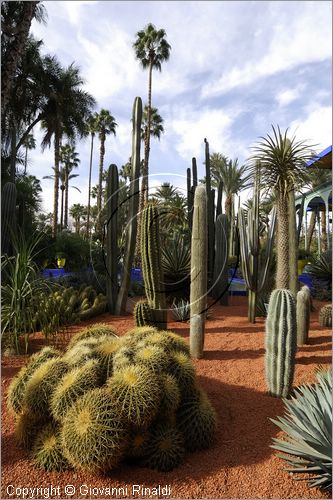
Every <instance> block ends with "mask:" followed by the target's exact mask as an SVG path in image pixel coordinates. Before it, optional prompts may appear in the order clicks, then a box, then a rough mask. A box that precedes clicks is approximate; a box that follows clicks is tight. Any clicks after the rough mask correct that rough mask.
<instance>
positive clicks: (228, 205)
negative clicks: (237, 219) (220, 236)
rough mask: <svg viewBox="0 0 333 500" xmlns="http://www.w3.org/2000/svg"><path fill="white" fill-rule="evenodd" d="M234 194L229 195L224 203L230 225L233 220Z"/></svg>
mask: <svg viewBox="0 0 333 500" xmlns="http://www.w3.org/2000/svg"><path fill="white" fill-rule="evenodd" d="M232 199H233V198H232V194H230V193H228V194H227V195H226V198H225V202H224V211H225V214H226V216H227V217H228V221H229V224H230V223H231V218H232Z"/></svg>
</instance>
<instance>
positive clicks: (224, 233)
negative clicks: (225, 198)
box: [213, 214, 228, 306]
mask: <svg viewBox="0 0 333 500" xmlns="http://www.w3.org/2000/svg"><path fill="white" fill-rule="evenodd" d="M227 285H228V219H227V216H226V215H222V214H221V215H219V216H218V217H217V219H216V222H215V260H214V288H213V297H214V298H215V299H219V300H220V304H222V305H224V306H227V305H228V290H227ZM223 291H225V293H223ZM222 294H223V295H222Z"/></svg>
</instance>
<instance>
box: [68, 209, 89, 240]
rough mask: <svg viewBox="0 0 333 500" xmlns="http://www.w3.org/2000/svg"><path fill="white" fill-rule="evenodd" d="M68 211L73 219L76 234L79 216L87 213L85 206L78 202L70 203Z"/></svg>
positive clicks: (81, 216) (78, 231)
mask: <svg viewBox="0 0 333 500" xmlns="http://www.w3.org/2000/svg"><path fill="white" fill-rule="evenodd" d="M69 213H70V215H71V216H72V217H73V219H74V223H75V232H76V234H80V228H81V218H84V217H85V216H86V214H87V209H86V207H85V206H83V205H80V203H75V205H72V206H71V208H70V209H69Z"/></svg>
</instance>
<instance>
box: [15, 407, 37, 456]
mask: <svg viewBox="0 0 333 500" xmlns="http://www.w3.org/2000/svg"><path fill="white" fill-rule="evenodd" d="M44 423H45V421H43V419H40V418H39V417H36V416H34V415H32V414H31V413H29V412H28V411H22V412H21V413H19V414H18V415H16V417H15V428H14V435H15V439H16V441H17V442H18V444H19V445H20V446H22V447H23V448H26V449H30V448H31V446H32V444H33V442H34V440H35V438H36V436H37V434H38V432H39V431H40V428H41V425H43V424H44Z"/></svg>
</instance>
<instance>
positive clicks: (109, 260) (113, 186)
mask: <svg viewBox="0 0 333 500" xmlns="http://www.w3.org/2000/svg"><path fill="white" fill-rule="evenodd" d="M118 190H119V176H118V169H117V165H113V164H112V165H110V167H109V171H108V180H107V235H106V266H107V273H108V275H107V278H106V297H107V302H108V309H109V312H110V313H111V314H113V313H114V311H115V307H116V301H117V295H118V269H117V268H118V252H119V249H118Z"/></svg>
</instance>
